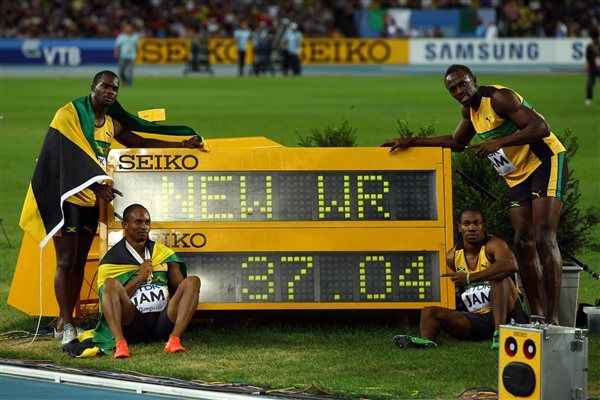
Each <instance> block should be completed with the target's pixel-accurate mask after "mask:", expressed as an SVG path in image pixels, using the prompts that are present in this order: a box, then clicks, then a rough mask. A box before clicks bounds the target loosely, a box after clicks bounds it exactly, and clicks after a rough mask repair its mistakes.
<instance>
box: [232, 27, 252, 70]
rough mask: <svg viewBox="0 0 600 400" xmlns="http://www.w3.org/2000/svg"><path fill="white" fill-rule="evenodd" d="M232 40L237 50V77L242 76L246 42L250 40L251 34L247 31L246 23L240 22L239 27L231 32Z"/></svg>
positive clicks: (246, 48)
mask: <svg viewBox="0 0 600 400" xmlns="http://www.w3.org/2000/svg"><path fill="white" fill-rule="evenodd" d="M233 38H234V39H235V44H236V46H237V49H238V76H244V64H245V62H246V51H247V50H248V42H250V40H251V39H252V32H251V31H250V29H248V23H246V22H242V24H241V25H240V27H239V28H238V29H236V30H235V32H233Z"/></svg>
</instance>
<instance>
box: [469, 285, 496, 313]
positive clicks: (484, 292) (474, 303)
mask: <svg viewBox="0 0 600 400" xmlns="http://www.w3.org/2000/svg"><path fill="white" fill-rule="evenodd" d="M491 290H492V287H491V286H490V285H477V286H471V287H470V288H468V289H467V290H465V291H464V292H463V294H462V295H461V297H462V301H463V303H464V304H465V306H466V307H467V310H469V312H472V313H474V312H477V311H481V310H484V309H486V308H491V307H492V301H491V299H490V291H491Z"/></svg>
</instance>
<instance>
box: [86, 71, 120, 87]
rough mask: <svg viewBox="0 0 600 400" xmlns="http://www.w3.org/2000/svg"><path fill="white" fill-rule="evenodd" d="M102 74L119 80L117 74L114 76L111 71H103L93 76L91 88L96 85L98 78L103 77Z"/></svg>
mask: <svg viewBox="0 0 600 400" xmlns="http://www.w3.org/2000/svg"><path fill="white" fill-rule="evenodd" d="M104 74H106V75H110V76H113V77H115V78H117V80H119V76H118V75H117V74H115V73H114V72H112V71H111V70H108V69H105V70H104V71H100V72H98V73H97V74H96V75H94V80H93V81H92V86H96V84H97V83H98V81H99V80H100V78H102V75H104Z"/></svg>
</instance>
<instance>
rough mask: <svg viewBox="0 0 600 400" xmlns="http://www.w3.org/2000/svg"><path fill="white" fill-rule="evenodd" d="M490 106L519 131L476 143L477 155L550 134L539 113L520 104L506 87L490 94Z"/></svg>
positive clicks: (484, 154)
mask: <svg viewBox="0 0 600 400" xmlns="http://www.w3.org/2000/svg"><path fill="white" fill-rule="evenodd" d="M491 104H492V108H493V109H494V111H495V112H496V114H498V116H500V117H501V118H504V119H506V120H510V121H512V122H514V124H515V125H516V126H517V128H519V131H518V132H517V133H515V134H513V135H509V136H505V137H503V138H500V139H498V140H493V141H490V142H485V143H481V144H478V145H477V146H476V147H477V156H478V157H485V156H487V155H488V154H490V153H494V152H496V151H498V150H499V149H500V148H502V147H510V146H521V145H524V144H531V143H534V142H536V141H538V140H540V139H542V138H544V137H547V136H548V135H550V126H549V125H548V123H546V121H545V120H544V117H542V116H541V115H540V114H538V113H537V112H536V111H534V110H532V109H531V108H529V107H527V106H525V105H523V104H521V101H520V100H519V98H518V97H517V95H516V94H515V93H514V92H513V91H511V90H508V89H500V90H496V91H495V92H494V95H493V96H492V101H491Z"/></svg>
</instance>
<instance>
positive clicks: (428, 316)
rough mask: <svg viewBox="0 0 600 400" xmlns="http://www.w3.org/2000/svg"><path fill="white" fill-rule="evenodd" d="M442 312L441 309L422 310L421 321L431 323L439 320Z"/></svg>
mask: <svg viewBox="0 0 600 400" xmlns="http://www.w3.org/2000/svg"><path fill="white" fill-rule="evenodd" d="M441 310H443V309H442V308H440V307H435V306H429V307H425V308H423V309H422V310H421V321H431V320H437V319H439V315H440V312H441Z"/></svg>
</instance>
